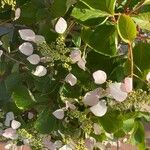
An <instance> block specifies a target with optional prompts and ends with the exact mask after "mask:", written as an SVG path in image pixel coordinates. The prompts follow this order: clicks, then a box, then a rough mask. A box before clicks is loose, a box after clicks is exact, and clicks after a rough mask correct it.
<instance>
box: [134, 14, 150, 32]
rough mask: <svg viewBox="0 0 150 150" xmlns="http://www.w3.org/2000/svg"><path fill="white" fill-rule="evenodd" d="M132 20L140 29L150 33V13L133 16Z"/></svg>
mask: <svg viewBox="0 0 150 150" xmlns="http://www.w3.org/2000/svg"><path fill="white" fill-rule="evenodd" d="M132 19H133V20H134V21H135V22H136V24H137V25H138V26H139V27H140V28H142V29H146V30H149V31H150V12H146V13H141V14H138V15H136V16H133V17H132Z"/></svg>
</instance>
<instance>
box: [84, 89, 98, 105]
mask: <svg viewBox="0 0 150 150" xmlns="http://www.w3.org/2000/svg"><path fill="white" fill-rule="evenodd" d="M98 102H99V96H98V95H97V94H96V93H94V92H93V91H90V92H87V93H86V94H85V96H84V98H83V103H84V104H85V105H88V106H94V105H96V104H97V103H98Z"/></svg>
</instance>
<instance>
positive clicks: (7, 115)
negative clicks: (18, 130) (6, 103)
mask: <svg viewBox="0 0 150 150" xmlns="http://www.w3.org/2000/svg"><path fill="white" fill-rule="evenodd" d="M14 118H15V116H14V113H13V112H8V113H7V114H6V119H8V120H10V121H11V120H14Z"/></svg>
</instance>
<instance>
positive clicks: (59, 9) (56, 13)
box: [49, 0, 76, 18]
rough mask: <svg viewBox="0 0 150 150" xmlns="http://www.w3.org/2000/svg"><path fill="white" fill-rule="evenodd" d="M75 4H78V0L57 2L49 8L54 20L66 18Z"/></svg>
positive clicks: (56, 0) (60, 0)
mask: <svg viewBox="0 0 150 150" xmlns="http://www.w3.org/2000/svg"><path fill="white" fill-rule="evenodd" d="M74 3H76V0H55V1H54V2H53V3H52V4H51V6H50V8H49V10H50V13H49V14H50V16H51V17H52V18H57V17H60V16H64V14H65V13H66V12H67V11H68V9H69V8H70V7H71V5H73V4H74Z"/></svg>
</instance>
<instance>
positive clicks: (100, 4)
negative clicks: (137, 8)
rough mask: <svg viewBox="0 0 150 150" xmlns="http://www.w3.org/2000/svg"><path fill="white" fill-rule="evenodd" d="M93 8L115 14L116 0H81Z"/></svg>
mask: <svg viewBox="0 0 150 150" xmlns="http://www.w3.org/2000/svg"><path fill="white" fill-rule="evenodd" d="M81 2H83V3H84V4H85V5H87V6H88V7H89V8H91V9H93V8H94V9H99V10H101V11H104V12H107V13H109V14H111V15H113V14H114V9H115V4H116V0H81Z"/></svg>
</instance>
